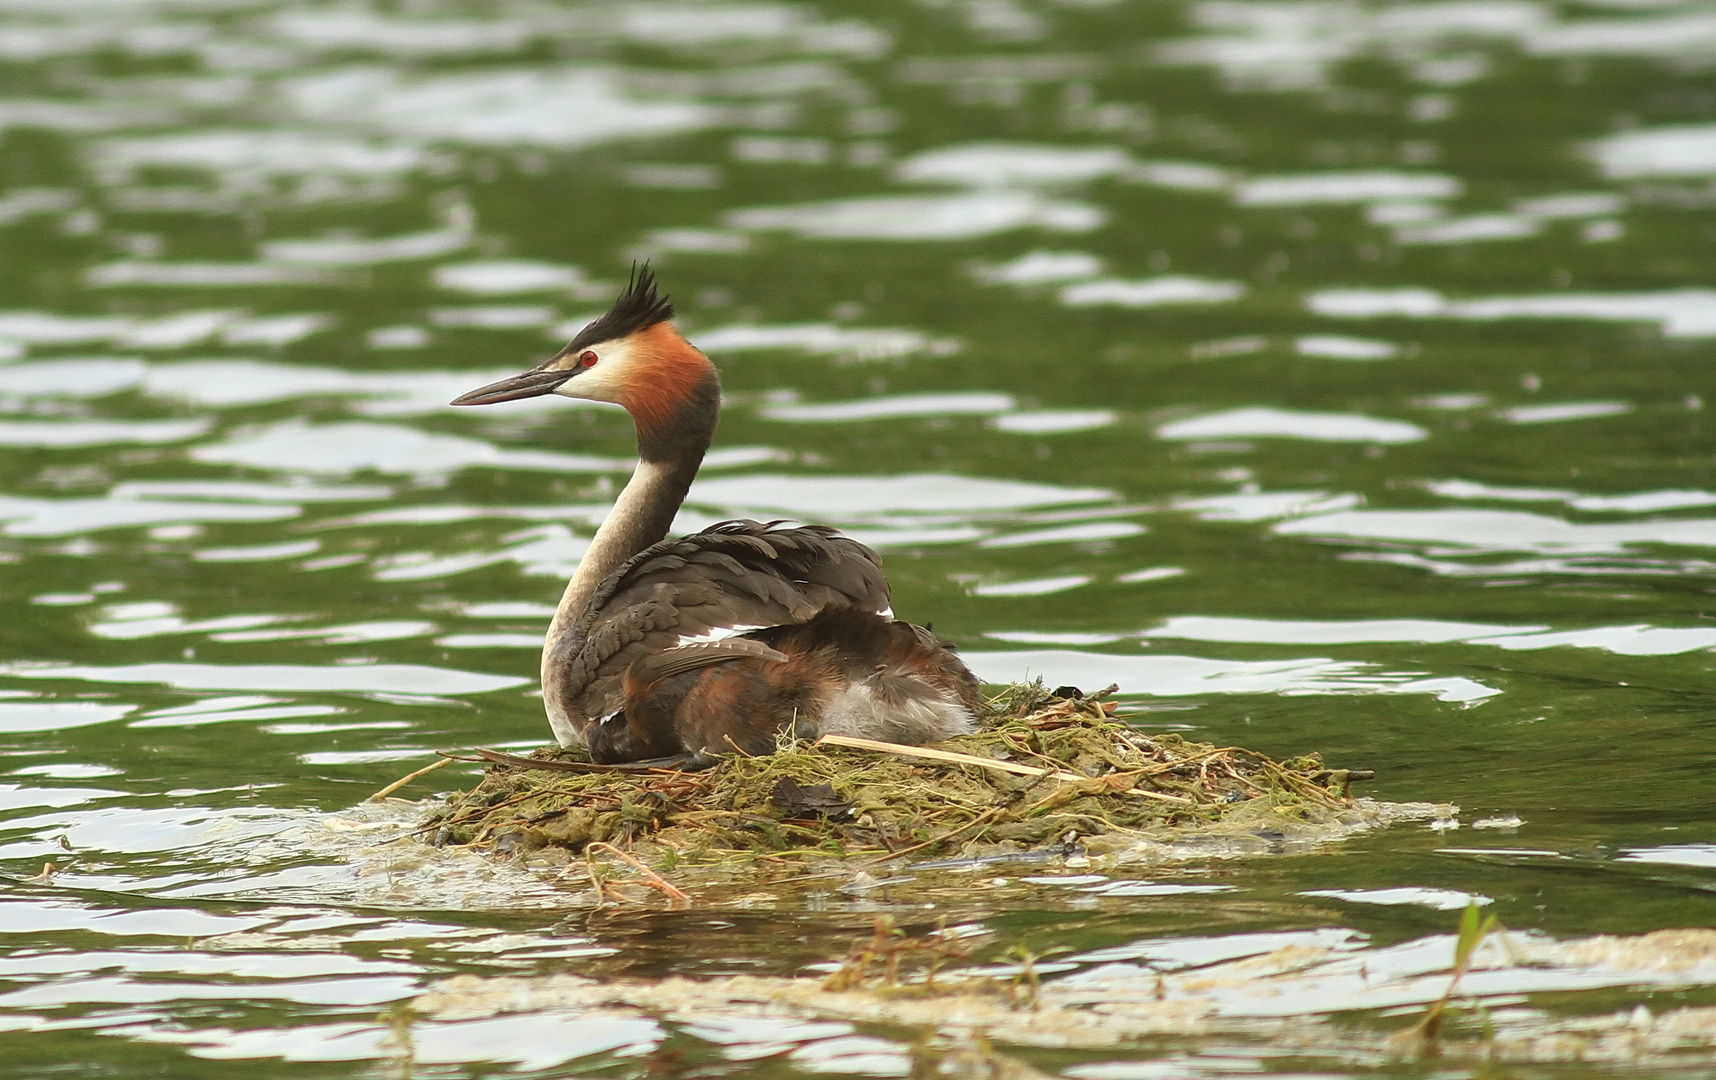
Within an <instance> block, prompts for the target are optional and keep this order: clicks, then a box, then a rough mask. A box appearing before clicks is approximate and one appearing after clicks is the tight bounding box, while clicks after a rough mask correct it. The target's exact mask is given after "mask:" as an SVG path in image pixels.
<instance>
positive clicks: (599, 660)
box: [553, 521, 888, 717]
mask: <svg viewBox="0 0 1716 1080" xmlns="http://www.w3.org/2000/svg"><path fill="white" fill-rule="evenodd" d="M830 604H842V605H850V606H853V607H857V608H861V609H863V610H865V611H877V612H880V611H885V610H887V607H888V580H887V578H886V577H884V576H883V575H882V565H881V559H880V557H878V556H877V554H876V553H875V552H874V551H872V550H870V549H869V548H867V547H865V546H864V545H863V544H860V543H858V542H857V541H856V540H852V539H849V538H847V537H844V536H841V535H840V534H839V533H837V532H835V531H834V530H833V529H831V528H828V527H827V526H824V525H801V526H795V527H791V528H783V527H781V525H780V523H779V522H769V523H767V524H764V523H762V522H757V521H723V522H721V523H720V524H718V525H712V526H710V527H709V528H707V529H704V530H703V531H702V532H698V533H693V534H691V535H690V536H685V537H680V538H678V539H671V540H663V541H662V542H661V543H659V544H655V545H653V546H651V547H649V548H646V549H644V550H643V551H641V552H639V553H638V554H637V555H635V556H633V557H632V558H631V559H630V560H628V561H627V562H626V563H625V565H623V566H621V567H620V568H619V569H618V570H616V571H614V573H613V574H611V575H609V577H608V579H607V580H606V581H604V582H603V583H602V584H601V586H600V587H599V588H598V589H597V590H596V593H595V595H594V596H592V597H591V600H590V604H589V606H588V607H586V608H585V609H584V612H583V614H582V615H581V616H579V618H578V620H577V621H576V622H575V623H574V624H573V626H572V627H571V632H570V633H568V634H567V635H566V636H565V637H564V638H562V639H561V641H560V643H559V644H558V646H557V647H556V649H555V654H554V657H553V662H554V663H555V664H557V665H564V670H565V671H566V674H567V680H566V683H567V687H568V690H569V696H570V698H571V700H572V701H573V702H575V703H576V705H577V707H578V708H579V711H581V712H582V713H583V715H584V716H585V717H598V716H606V715H608V714H609V713H612V712H613V711H614V710H615V709H618V708H619V707H620V705H621V703H622V693H623V692H622V689H621V678H622V676H623V675H624V674H625V671H626V669H627V668H628V667H630V666H631V665H632V664H633V663H635V662H636V661H638V660H640V659H643V658H644V657H647V656H650V655H652V654H654V653H660V652H665V651H667V650H669V649H673V648H675V647H677V646H678V645H679V643H680V641H681V640H682V639H684V638H687V637H698V636H700V635H703V634H707V633H709V632H710V631H712V630H725V629H732V628H734V627H755V626H779V625H782V624H785V623H799V622H803V621H805V620H806V619H809V618H810V617H811V616H813V615H815V614H816V613H817V612H819V611H821V610H822V609H823V608H825V607H827V606H829V605H830Z"/></svg>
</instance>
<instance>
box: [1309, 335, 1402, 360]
mask: <svg viewBox="0 0 1716 1080" xmlns="http://www.w3.org/2000/svg"><path fill="white" fill-rule="evenodd" d="M1293 351H1294V352H1296V353H1298V354H1299V355H1300V356H1317V357H1322V358H1323V359H1326V360H1392V359H1394V358H1395V357H1397V356H1399V355H1400V346H1398V345H1396V344H1394V342H1392V341H1377V340H1375V339H1373V338H1356V337H1344V336H1342V335H1340V334H1309V335H1306V336H1305V337H1301V338H1296V339H1295V340H1294V342H1293Z"/></svg>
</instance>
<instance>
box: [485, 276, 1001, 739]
mask: <svg viewBox="0 0 1716 1080" xmlns="http://www.w3.org/2000/svg"><path fill="white" fill-rule="evenodd" d="M672 318H673V305H672V303H671V302H669V300H668V298H667V297H665V296H663V295H661V294H660V293H659V292H657V290H656V283H655V275H654V274H653V273H651V271H650V269H649V267H648V266H645V267H643V268H642V269H640V270H636V271H634V273H633V274H632V278H631V281H630V283H629V284H628V285H627V287H626V290H625V291H624V292H623V293H621V294H620V297H619V299H617V300H615V301H614V306H613V307H612V308H610V309H609V310H608V312H607V313H606V314H604V315H603V316H602V317H601V318H599V319H596V320H595V321H594V322H592V323H590V325H588V326H586V327H584V329H583V330H582V331H580V332H579V334H578V336H577V337H575V338H573V339H572V343H571V344H569V345H567V346H566V347H565V348H564V349H561V350H560V351H559V352H557V353H555V354H554V355H553V356H551V357H549V359H548V360H547V361H546V362H544V363H542V364H540V365H538V366H537V367H534V368H532V369H531V370H529V371H527V372H525V373H523V374H522V375H515V376H513V377H512V378H510V379H502V380H501V381H500V382H497V383H490V384H489V385H488V386H484V387H481V388H480V389H477V390H473V391H471V392H470V393H468V394H465V395H463V396H462V397H459V398H457V399H455V400H454V401H453V404H454V405H489V404H493V403H494V402H498V401H515V400H517V399H519V398H528V397H538V396H540V395H543V394H560V395H562V396H564V397H570V398H585V399H588V400H591V401H607V402H612V403H614V404H616V405H622V406H624V407H625V409H626V411H627V412H629V413H631V416H632V422H633V424H634V426H635V427H636V429H637V440H638V465H637V470H636V471H635V472H633V473H632V478H631V480H630V481H629V482H627V484H626V486H625V489H624V490H623V491H621V492H620V496H619V498H618V500H616V501H615V503H614V508H613V510H612V512H611V513H609V515H608V517H607V519H606V520H604V521H603V522H602V526H601V528H599V529H597V530H596V536H595V539H594V540H592V541H591V543H590V549H589V551H588V552H586V553H585V555H584V558H583V560H582V561H581V562H580V563H579V564H578V569H577V570H576V571H575V572H574V573H573V575H572V579H571V581H569V582H567V584H566V592H565V594H564V595H563V596H561V598H560V606H559V608H558V609H557V610H556V611H555V613H554V620H553V622H552V623H550V625H549V627H548V640H547V642H546V643H545V644H544V646H543V649H542V699H543V704H544V705H545V706H546V708H547V710H548V723H549V726H550V727H552V728H553V729H554V736H555V738H556V739H557V740H559V742H560V744H561V745H562V746H568V747H576V746H585V747H588V748H589V751H590V756H591V758H592V759H593V760H595V761H597V762H600V763H603V764H613V763H619V762H636V761H646V760H648V761H657V760H659V761H661V762H663V763H664V764H665V763H668V762H672V763H674V764H679V765H682V766H689V767H701V766H706V765H709V764H712V763H713V761H714V758H715V757H716V756H717V755H720V754H724V753H731V752H733V751H739V752H742V753H746V754H767V753H771V752H773V750H774V748H775V741H776V738H777V737H778V736H779V734H780V733H782V732H784V731H791V732H792V733H793V734H794V735H795V736H796V737H799V738H812V739H813V738H816V737H817V736H820V735H828V734H837V735H852V736H858V737H863V738H872V739H883V740H886V741H890V742H904V743H923V742H935V741H939V740H941V739H947V738H951V737H953V736H955V735H961V734H965V733H966V732H969V731H971V730H973V729H974V726H975V724H976V722H977V716H978V714H979V711H980V709H981V702H982V698H981V692H980V687H979V684H978V681H977V678H976V676H974V675H972V674H971V672H970V670H968V669H967V668H966V666H965V665H964V664H963V663H961V662H960V660H959V658H958V657H956V656H955V655H954V654H953V651H952V649H951V647H950V646H949V645H948V644H947V643H945V642H943V641H940V640H939V639H937V638H936V636H935V635H934V634H932V633H930V631H929V630H927V629H926V628H924V627H921V626H913V625H912V624H910V623H905V622H899V621H897V620H895V619H893V618H892V617H891V615H892V612H891V611H890V609H889V606H888V580H887V578H885V577H884V576H883V575H882V566H881V560H880V558H878V557H877V555H876V553H875V552H874V551H871V550H870V549H869V548H867V547H865V546H864V545H863V544H860V543H858V542H857V541H855V540H851V539H849V538H847V537H844V536H841V535H840V534H839V533H837V532H835V530H833V529H831V528H828V527H827V526H823V525H805V526H797V527H785V526H783V525H782V524H781V523H780V522H771V523H769V524H763V523H761V522H756V521H723V522H721V523H720V524H718V525H712V526H710V527H709V528H707V529H704V530H703V531H702V532H699V533H693V534H692V535H690V536H685V537H681V538H679V539H677V540H667V539H664V537H666V536H667V530H668V528H669V526H670V525H672V523H673V518H674V515H675V514H676V513H678V511H679V507H680V504H681V503H682V502H684V501H685V495H686V492H687V491H689V490H690V488H691V481H692V480H693V479H694V478H695V477H696V476H697V469H698V467H699V466H700V465H701V464H702V462H703V455H704V453H705V452H706V451H707V450H708V449H709V443H710V440H711V439H712V438H713V437H714V434H715V424H716V421H717V420H718V419H719V416H720V412H721V381H720V377H719V376H718V375H717V374H716V371H715V365H713V364H711V363H710V362H709V359H708V358H707V357H705V356H704V355H703V354H702V353H700V352H698V351H697V349H696V348H695V347H694V346H692V344H691V343H690V342H688V341H686V340H685V338H684V337H682V336H680V333H679V331H678V330H676V329H675V328H674V326H673V324H672V322H671V321H670V320H671V319H672Z"/></svg>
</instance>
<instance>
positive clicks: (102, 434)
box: [0, 420, 212, 449]
mask: <svg viewBox="0 0 1716 1080" xmlns="http://www.w3.org/2000/svg"><path fill="white" fill-rule="evenodd" d="M210 426H212V425H211V423H210V421H208V420H0V446H35V447H42V448H44V449H66V448H70V447H78V446H114V445H117V444H120V443H134V444H140V445H144V446H149V445H159V444H161V443H176V442H184V441H185V440H187V439H194V438H196V437H197V436H199V435H201V434H203V433H204V432H206V431H208V429H209V428H210Z"/></svg>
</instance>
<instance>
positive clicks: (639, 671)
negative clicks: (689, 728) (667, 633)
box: [626, 637, 789, 683]
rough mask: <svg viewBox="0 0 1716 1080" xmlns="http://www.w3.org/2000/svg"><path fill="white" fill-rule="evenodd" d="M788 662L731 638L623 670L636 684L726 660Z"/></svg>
mask: <svg viewBox="0 0 1716 1080" xmlns="http://www.w3.org/2000/svg"><path fill="white" fill-rule="evenodd" d="M788 659H789V657H788V656H787V654H786V653H784V652H781V651H780V650H778V649H771V648H769V647H768V646H767V645H764V644H763V643H762V642H760V641H755V640H753V639H751V638H743V637H731V638H723V639H722V640H720V641H696V642H693V643H691V644H690V645H681V646H679V647H678V648H673V649H666V650H663V651H662V652H658V653H650V654H649V655H648V656H646V657H644V658H643V659H642V660H639V661H638V662H637V663H635V664H633V665H631V667H629V668H627V669H626V670H628V671H630V672H631V674H632V678H633V679H635V680H637V681H638V682H640V683H650V682H654V681H656V680H657V679H666V678H669V677H671V676H674V675H681V674H684V673H685V672H687V671H696V670H697V669H698V668H706V667H708V666H709V665H710V664H720V663H724V662H726V661H728V660H772V661H774V662H775V663H785V662H786V661H787V660H788Z"/></svg>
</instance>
